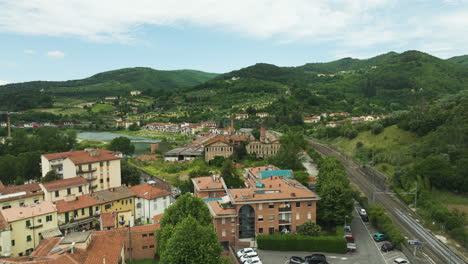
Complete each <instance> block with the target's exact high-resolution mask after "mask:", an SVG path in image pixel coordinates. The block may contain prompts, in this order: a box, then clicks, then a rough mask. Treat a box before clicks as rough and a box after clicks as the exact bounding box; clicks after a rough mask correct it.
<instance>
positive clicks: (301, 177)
mask: <svg viewBox="0 0 468 264" xmlns="http://www.w3.org/2000/svg"><path fill="white" fill-rule="evenodd" d="M294 178H295V179H296V180H297V181H298V182H300V183H302V185H304V186H306V187H308V186H309V178H310V177H309V173H307V171H295V172H294Z"/></svg>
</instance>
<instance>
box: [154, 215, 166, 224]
mask: <svg viewBox="0 0 468 264" xmlns="http://www.w3.org/2000/svg"><path fill="white" fill-rule="evenodd" d="M163 215H164V214H158V215H155V216H153V223H155V224H159V220H161V218H162V217H163Z"/></svg>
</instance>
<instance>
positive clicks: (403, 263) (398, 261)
mask: <svg viewBox="0 0 468 264" xmlns="http://www.w3.org/2000/svg"><path fill="white" fill-rule="evenodd" d="M393 262H394V263H396V264H409V261H407V260H406V259H404V258H396V259H395V260H394V261H393Z"/></svg>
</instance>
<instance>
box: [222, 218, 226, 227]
mask: <svg viewBox="0 0 468 264" xmlns="http://www.w3.org/2000/svg"><path fill="white" fill-rule="evenodd" d="M221 224H223V225H224V224H226V218H224V217H223V218H221Z"/></svg>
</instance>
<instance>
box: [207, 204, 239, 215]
mask: <svg viewBox="0 0 468 264" xmlns="http://www.w3.org/2000/svg"><path fill="white" fill-rule="evenodd" d="M208 208H209V209H210V212H211V213H212V215H213V216H227V215H236V214H237V212H236V209H234V208H232V207H227V208H223V207H221V205H220V203H219V201H210V202H208Z"/></svg>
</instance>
